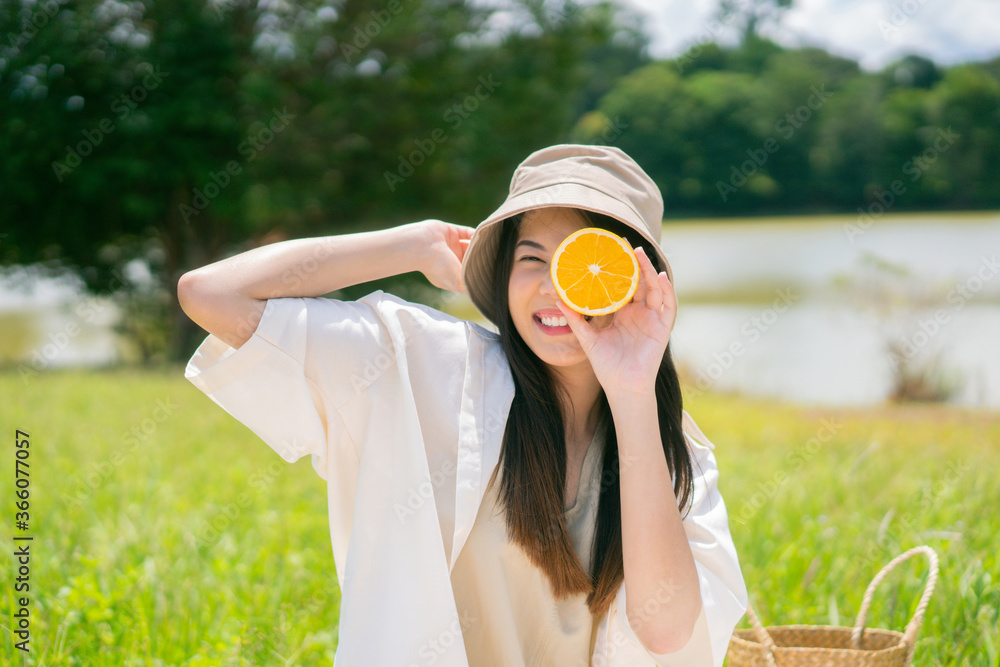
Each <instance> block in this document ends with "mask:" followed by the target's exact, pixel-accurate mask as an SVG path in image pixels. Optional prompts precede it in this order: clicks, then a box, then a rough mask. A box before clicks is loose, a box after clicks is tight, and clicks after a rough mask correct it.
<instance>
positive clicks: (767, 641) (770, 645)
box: [747, 604, 778, 667]
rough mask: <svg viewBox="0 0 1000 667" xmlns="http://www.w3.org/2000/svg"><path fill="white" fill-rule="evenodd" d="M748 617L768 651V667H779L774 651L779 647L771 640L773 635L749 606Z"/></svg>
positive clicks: (766, 654)
mask: <svg viewBox="0 0 1000 667" xmlns="http://www.w3.org/2000/svg"><path fill="white" fill-rule="evenodd" d="M747 617H748V618H749V619H750V625H752V626H753V629H754V631H755V632H756V633H757V639H758V640H759V641H760V643H761V644H762V645H763V646H764V648H765V649H767V653H765V654H764V655H765V656H767V664H768V667H777V665H775V664H774V649H776V648H778V647H777V646H775V644H774V640H773V639H771V635H769V634H768V633H767V630H765V629H764V626H763V624H761V622H760V619H759V618H757V612H755V611H754V610H753V607H752V606H751V605H749V604H748V605H747Z"/></svg>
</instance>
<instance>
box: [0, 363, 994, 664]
mask: <svg viewBox="0 0 1000 667" xmlns="http://www.w3.org/2000/svg"><path fill="white" fill-rule="evenodd" d="M182 375H183V372H182V371H181V370H180V369H177V370H175V371H173V372H171V373H140V372H137V371H136V372H133V371H114V372H106V373H95V372H89V373H88V372H79V373H76V372H74V373H57V374H50V375H43V376H39V377H36V378H27V379H22V378H21V377H19V376H18V375H16V374H6V375H0V394H2V395H3V397H4V400H3V401H2V402H0V426H2V428H3V429H4V431H5V432H6V434H7V435H6V436H5V442H6V443H7V444H6V445H5V446H4V448H3V450H2V451H3V453H2V456H0V460H2V463H0V476H2V479H3V483H2V485H0V488H2V489H3V496H4V499H3V502H2V503H0V506H2V507H3V516H2V520H3V521H4V524H5V526H6V527H7V528H6V529H5V530H4V531H3V533H4V535H5V537H4V539H5V540H6V544H5V545H4V547H3V548H2V550H0V553H2V554H3V555H2V556H0V568H2V571H3V573H4V575H3V581H4V590H3V594H2V595H0V624H2V626H3V633H2V640H0V644H2V645H0V662H2V661H3V660H5V659H6V657H7V656H15V657H14V660H13V664H26V665H188V666H201V665H329V664H331V663H332V660H333V655H334V651H335V649H336V646H337V631H336V621H337V618H338V613H339V593H338V591H337V585H336V576H335V573H334V570H333V559H332V555H331V551H330V538H329V529H328V524H327V515H326V497H325V488H324V483H323V481H322V480H320V479H319V478H318V477H317V476H316V475H315V473H314V472H313V470H312V468H311V466H310V464H309V462H308V460H307V459H303V460H300V461H299V462H297V463H296V464H293V465H289V464H286V463H285V462H284V461H282V460H281V459H280V458H279V457H278V456H277V455H276V454H275V453H273V452H272V451H271V450H270V449H269V448H268V447H267V446H266V445H264V444H263V443H262V442H260V441H259V440H257V438H256V436H254V435H253V434H252V433H251V432H250V431H248V430H247V429H246V428H245V427H243V426H242V425H240V424H239V423H238V422H236V421H235V420H234V419H233V418H231V417H230V416H229V415H227V414H226V413H224V412H223V411H222V410H221V409H219V408H217V407H216V406H215V405H214V404H212V403H211V402H210V401H209V400H208V398H207V397H205V396H203V395H202V394H201V393H200V392H199V391H198V390H196V389H195V388H194V387H193V386H192V385H190V384H189V383H188V382H187V381H186V380H184V379H183V377H182ZM687 408H688V410H689V412H691V414H692V415H693V416H694V418H695V419H696V420H697V421H698V423H699V425H700V426H701V428H702V429H703V430H704V431H705V433H706V434H707V435H708V437H709V438H711V439H712V440H713V441H714V442H715V444H716V445H717V450H716V456H717V458H718V460H719V465H720V469H721V480H720V486H721V489H722V492H723V495H724V497H725V499H726V502H727V505H728V507H729V512H730V521H731V527H732V531H733V537H734V539H735V541H736V545H737V548H738V550H739V553H740V559H741V562H742V564H743V571H744V575H745V577H746V580H747V585H748V587H749V589H750V591H751V595H752V599H753V600H754V601H755V605H756V607H757V608H758V610H759V612H760V615H761V617H762V618H763V620H764V622H765V623H768V624H779V623H816V624H828V623H829V624H845V625H849V624H851V623H852V622H853V617H854V615H855V614H856V612H857V609H858V606H859V604H860V602H861V597H862V594H863V592H864V589H865V586H866V585H867V584H868V581H869V580H870V579H871V577H872V576H874V574H875V573H876V571H877V570H878V569H879V568H880V567H881V566H882V565H883V564H884V563H885V562H887V561H888V560H890V559H891V558H892V557H893V556H895V555H896V554H897V553H900V552H902V551H904V550H905V549H907V548H909V547H911V546H915V545H918V544H929V545H931V546H932V547H934V549H935V550H937V552H938V554H939V555H940V558H941V577H940V579H939V581H938V586H937V592H936V594H935V596H934V598H933V600H932V601H931V605H930V608H929V611H928V615H927V619H926V622H925V624H924V626H923V629H922V631H921V633H920V641H919V645H918V649H917V654H916V660H915V664H917V665H976V666H979V665H994V666H995V665H998V664H1000V659H998V652H1000V638H998V607H1000V586H998V583H997V582H996V581H994V579H995V577H996V576H997V575H998V574H1000V561H998V557H997V553H998V551H1000V532H998V530H997V525H998V524H997V520H998V516H1000V511H998V508H1000V484H998V482H997V475H996V471H997V470H998V469H1000V415H998V414H996V413H984V412H973V411H967V410H961V409H957V408H950V407H942V406H903V407H884V408H876V409H871V410H833V409H808V408H800V407H791V406H788V405H783V404H778V403H773V402H764V401H756V400H749V399H746V398H738V397H730V396H720V395H708V394H706V395H702V396H699V397H698V398H697V399H695V400H693V401H691V402H690V404H689V405H687ZM15 429H21V430H23V431H27V432H28V433H29V434H30V436H31V446H30V453H31V454H30V460H29V462H30V471H31V498H30V502H31V509H30V514H31V516H30V530H29V531H28V533H27V534H30V535H33V536H34V541H33V542H31V563H30V567H31V575H30V576H31V592H30V597H31V610H32V619H31V623H32V625H31V653H30V655H28V656H20V657H18V656H19V654H20V652H18V651H16V650H15V649H14V638H13V637H12V635H11V632H10V630H11V626H10V623H11V621H12V613H13V610H14V604H15V601H14V592H13V585H12V579H13V576H11V575H12V573H14V572H15V571H16V564H15V562H14V560H13V558H12V553H13V551H14V547H13V544H14V543H13V540H12V539H11V537H12V533H14V534H24V533H22V532H21V531H15V530H14V529H13V523H14V520H15V517H14V511H15V509H14V507H13V501H14V500H15V498H14V497H13V493H14V492H13V489H14V485H13V474H14V472H13V471H14V456H15V448H14V444H13V440H14V434H15ZM925 572H926V568H925V567H924V566H923V564H922V563H920V562H917V561H913V562H911V563H910V564H907V566H904V567H903V568H902V569H901V570H899V571H897V572H896V573H895V575H894V576H892V577H891V578H890V579H889V580H888V581H887V582H886V583H887V585H886V586H885V587H884V589H882V590H881V591H880V593H879V595H878V596H877V599H876V603H875V605H874V608H873V613H872V617H871V625H872V626H874V627H883V628H890V629H897V630H899V629H902V628H903V626H904V625H905V624H906V622H907V620H908V618H909V616H910V614H911V613H912V609H913V607H914V606H915V604H916V600H917V598H918V597H919V594H920V589H921V585H922V579H923V577H924V575H925Z"/></svg>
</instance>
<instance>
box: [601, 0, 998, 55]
mask: <svg viewBox="0 0 1000 667" xmlns="http://www.w3.org/2000/svg"><path fill="white" fill-rule="evenodd" d="M621 2H623V3H624V4H626V5H629V6H631V7H632V8H634V9H636V10H638V11H639V12H641V13H642V14H645V15H646V16H647V17H648V22H647V23H646V25H647V26H648V30H649V33H650V36H651V37H652V44H651V48H650V51H651V54H652V55H653V56H654V57H656V58H671V57H674V56H677V55H679V54H680V53H683V52H684V50H685V49H686V48H687V47H688V46H690V45H691V44H693V43H696V42H699V41H703V40H704V39H705V37H706V36H708V35H711V34H712V31H711V29H710V27H709V26H710V25H711V19H712V16H713V14H714V13H715V11H716V8H717V7H718V0H695V1H694V2H677V1H670V2H664V0H621ZM998 35H1000V2H998V1H997V0H890V1H888V2H887V1H885V0H797V1H796V2H795V6H794V7H793V8H792V9H791V10H789V11H788V12H787V13H786V14H785V15H784V17H783V19H782V23H781V26H780V27H779V28H778V30H777V31H776V32H775V34H774V39H775V40H776V41H778V42H779V43H781V44H784V45H786V46H798V45H806V44H811V45H815V46H819V47H822V48H825V49H827V50H829V51H830V52H832V53H836V54H838V55H842V56H845V57H848V58H852V59H854V60H857V61H858V62H860V63H861V65H862V67H864V68H866V69H879V68H881V67H884V66H885V65H887V64H889V63H891V62H892V61H894V60H896V59H898V58H900V57H901V56H903V55H906V54H908V53H917V54H920V55H923V56H925V57H928V58H932V59H933V60H935V61H937V62H939V63H943V64H954V63H957V62H965V61H975V60H984V59H988V58H992V57H995V56H997V55H1000V38H998Z"/></svg>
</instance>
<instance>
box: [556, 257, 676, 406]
mask: <svg viewBox="0 0 1000 667" xmlns="http://www.w3.org/2000/svg"><path fill="white" fill-rule="evenodd" d="M635 257H636V259H637V260H638V262H639V285H638V287H636V290H635V294H634V295H633V296H632V300H631V301H630V302H629V303H628V304H626V305H625V306H624V307H623V308H621V309H620V310H618V311H617V312H615V313H613V314H612V315H611V316H610V317H611V318H612V321H611V323H610V324H607V325H606V326H604V327H602V328H597V327H594V326H593V322H597V321H599V319H601V318H600V316H598V317H594V318H593V320H591V321H590V322H588V321H587V320H586V319H585V318H584V316H583V315H581V314H580V313H578V312H576V311H575V310H573V309H572V308H570V307H569V306H567V305H566V304H565V303H563V302H562V301H561V300H559V301H557V303H556V306H557V307H558V308H559V310H561V311H562V313H563V315H565V317H566V321H567V322H568V323H569V326H570V329H572V330H573V333H574V334H576V337H577V340H579V341H580V345H581V346H582V347H583V351H584V352H585V353H586V355H587V358H588V359H590V364H591V366H593V368H594V373H595V374H596V375H597V379H598V380H599V381H600V383H601V386H602V387H604V391H605V393H608V394H610V393H613V392H628V393H646V392H652V391H653V386H654V383H655V380H656V373H657V371H658V370H659V368H660V360H661V359H663V354H664V351H665V350H666V348H667V342H668V341H669V340H670V332H671V331H672V330H673V327H674V320H675V318H676V317H677V297H676V295H675V294H674V288H673V285H671V284H670V281H669V280H668V279H667V274H666V273H660V274H657V273H656V269H655V268H653V264H652V262H650V261H649V257H648V256H647V255H646V252H645V251H644V250H643V249H642V248H641V247H640V248H636V249H635Z"/></svg>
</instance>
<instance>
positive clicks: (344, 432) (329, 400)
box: [178, 145, 747, 667]
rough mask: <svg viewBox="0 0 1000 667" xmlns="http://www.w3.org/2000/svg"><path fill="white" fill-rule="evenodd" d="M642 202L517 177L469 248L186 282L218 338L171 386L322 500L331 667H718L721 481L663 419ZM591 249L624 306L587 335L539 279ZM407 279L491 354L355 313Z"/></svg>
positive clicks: (705, 455)
mask: <svg viewBox="0 0 1000 667" xmlns="http://www.w3.org/2000/svg"><path fill="white" fill-rule="evenodd" d="M662 215H663V202H662V199H661V197H660V193H659V190H658V189H657V187H656V185H655V184H654V183H653V182H652V180H651V179H650V178H649V177H648V176H647V175H646V174H645V173H644V172H643V171H642V169H641V168H640V167H639V166H638V165H637V164H636V163H635V162H634V161H633V160H631V158H629V157H628V156H627V155H625V153H623V152H622V151H621V150H619V149H616V148H611V147H606V146H582V145H559V146H553V147H550V148H546V149H543V150H540V151H537V152H535V153H533V154H532V155H531V156H529V157H528V158H527V159H526V160H525V161H524V162H522V163H521V165H520V166H519V167H518V168H517V170H516V171H515V173H514V177H513V179H512V181H511V188H510V194H509V196H508V198H507V200H506V201H505V202H504V203H503V205H502V206H501V207H500V208H499V209H497V211H496V212H494V214H493V215H491V216H490V217H489V218H487V219H486V220H485V221H483V222H482V223H481V224H480V225H479V226H478V227H477V228H476V229H475V230H473V229H471V228H468V227H461V226H458V225H452V224H447V223H444V222H441V221H438V220H426V221H423V222H419V223H413V224H409V225H403V226H401V227H396V228H393V229H388V230H382V231H375V232H367V233H361V234H352V235H344V236H337V237H326V238H317V239H303V240H298V241H287V242H283V243H276V244H273V245H270V246H266V247H262V248H258V249H255V250H252V251H249V252H246V253H243V254H241V255H237V256H235V257H231V258H229V259H226V260H222V261H220V262H217V263H215V264H212V265H209V266H206V267H204V268H201V269H198V270H196V271H192V272H190V273H188V274H185V275H184V276H183V277H182V278H181V281H180V284H179V286H178V295H179V298H180V301H181V305H182V306H183V307H184V310H185V312H187V313H188V315H190V317H191V318H192V319H193V320H195V321H196V322H197V323H198V324H199V325H201V326H202V327H203V328H205V329H206V330H207V331H209V332H210V333H211V335H210V336H209V337H208V339H206V341H205V342H204V343H203V344H202V346H201V347H199V349H198V351H197V352H196V353H195V355H194V356H193V357H192V359H191V362H190V363H189V365H188V368H187V372H186V375H187V377H188V378H189V379H190V380H191V381H192V382H193V383H194V384H195V385H196V386H197V387H198V388H199V389H201V390H202V391H204V392H205V393H206V394H208V396H209V397H211V398H212V400H214V401H215V402H216V403H218V404H219V405H220V406H222V407H223V408H224V409H226V410H227V411H228V412H230V414H232V415H233V416H234V417H236V418H237V419H239V420H240V421H241V422H243V423H244V424H246V425H247V426H248V427H249V428H251V429H252V430H253V431H254V432H255V433H257V435H259V436H260V437H261V438H262V439H263V440H264V442H266V443H267V444H268V445H269V446H271V447H272V448H273V449H275V451H276V452H277V453H278V454H280V455H281V456H282V458H284V459H285V460H286V461H289V462H294V461H296V460H298V459H299V458H301V457H302V456H304V455H306V454H310V455H311V461H312V465H313V467H314V469H315V470H316V472H317V473H318V474H319V475H320V476H321V477H322V478H323V479H325V480H326V481H327V483H328V508H329V513H330V534H331V541H332V546H333V554H334V561H335V564H336V568H337V575H338V580H339V583H340V587H341V594H342V598H341V611H340V635H339V636H340V641H339V645H338V650H337V658H336V663H335V664H336V665H338V666H341V665H344V666H353V665H379V666H382V665H386V666H395V665H400V666H413V665H447V666H449V667H450V666H454V667H467V666H473V667H478V666H493V665H496V666H498V667H501V666H502V667H511V666H514V667H522V666H524V667H526V666H539V667H544V666H548V665H553V666H555V665H559V666H562V665H578V666H580V667H587V666H596V665H614V666H622V667H624V666H636V665H648V666H652V665H661V666H664V665H683V666H685V667H691V666H697V665H721V664H722V661H723V657H724V655H725V651H726V647H727V645H728V642H729V637H730V635H731V634H732V631H733V628H734V627H735V625H736V623H737V622H738V620H739V619H740V617H741V616H742V614H743V612H744V610H745V608H746V603H747V593H746V588H745V586H744V582H743V577H742V574H741V572H740V567H739V562H738V560H737V556H736V551H735V548H734V546H733V542H732V539H731V537H730V532H729V525H728V519H727V515H726V509H725V505H724V503H723V501H722V497H721V496H720V494H719V492H718V488H717V479H718V471H717V467H716V462H715V458H714V456H713V454H712V452H711V449H712V444H711V443H710V442H709V441H708V440H707V439H706V438H705V436H704V435H703V434H702V433H701V431H700V430H699V429H698V427H697V426H696V425H695V424H694V422H693V421H692V420H691V418H690V416H689V415H687V413H686V412H684V411H683V410H682V405H681V393H680V386H679V383H678V380H677V374H676V371H675V369H674V365H673V362H672V360H671V357H670V352H669V346H668V342H669V338H670V332H671V329H672V327H673V323H674V318H675V315H676V299H675V297H674V292H673V287H672V284H671V275H670V267H669V264H668V262H667V259H666V256H665V255H664V254H663V252H662V250H661V249H660V248H659V237H660V224H661V220H662ZM593 226H598V227H603V228H606V229H608V230H610V231H613V232H615V233H617V234H619V235H621V236H623V237H625V238H626V239H628V241H629V243H630V244H631V245H632V247H633V248H635V255H636V258H637V260H638V262H639V264H640V269H641V280H640V284H639V287H638V289H637V290H636V293H635V296H634V297H633V299H632V301H631V302H630V303H629V304H628V305H626V306H625V307H624V308H622V309H621V310H619V311H617V312H616V313H613V314H611V315H606V316H600V317H594V318H587V317H583V316H581V315H579V314H577V313H576V312H575V311H572V310H571V309H570V308H568V307H567V306H566V305H565V304H564V303H563V302H562V301H561V300H560V298H559V296H558V294H557V292H556V291H555V290H554V288H553V286H552V282H551V279H550V276H549V263H550V261H551V259H552V255H553V253H554V252H555V250H556V248H557V246H558V245H559V243H560V242H561V241H562V240H563V239H565V238H566V236H568V235H569V234H571V233H573V232H574V231H576V230H578V229H582V228H584V227H593ZM407 271H421V272H423V273H424V275H425V276H426V277H427V278H428V279H429V280H430V282H431V283H433V284H434V285H436V286H438V287H441V288H443V289H449V290H454V291H461V292H464V293H467V294H468V295H469V296H470V297H471V299H472V301H473V303H474V304H475V305H476V307H477V308H478V309H479V310H480V312H481V313H482V314H483V315H484V316H485V317H487V318H488V319H490V320H491V321H492V322H493V323H494V324H495V325H496V328H497V332H496V333H493V332H492V331H489V330H487V329H486V328H484V327H481V326H479V325H477V324H474V323H471V322H466V321H463V320H458V319H456V318H453V317H450V316H448V315H446V314H444V313H441V312H438V311H436V310H434V309H431V308H427V307H425V306H422V305H417V304H412V303H407V302H406V301H403V300H401V299H399V298H396V297H394V296H391V295H388V294H385V293H383V292H374V293H372V294H370V295H368V296H366V297H364V298H362V299H359V300H358V301H354V302H345V301H339V300H335V299H323V298H315V297H319V296H321V295H324V294H327V293H329V292H331V291H334V290H337V289H340V288H342V287H345V286H348V285H352V284H357V283H361V282H365V281H369V280H373V279H377V278H381V277H385V276H389V275H394V274H398V273H403V272H407Z"/></svg>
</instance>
